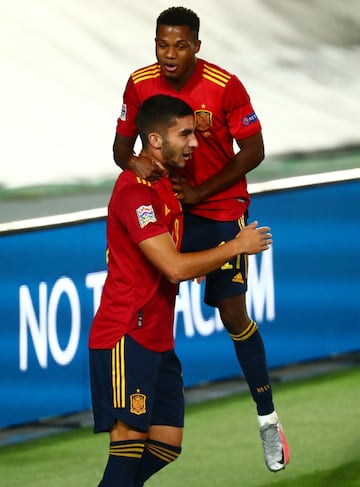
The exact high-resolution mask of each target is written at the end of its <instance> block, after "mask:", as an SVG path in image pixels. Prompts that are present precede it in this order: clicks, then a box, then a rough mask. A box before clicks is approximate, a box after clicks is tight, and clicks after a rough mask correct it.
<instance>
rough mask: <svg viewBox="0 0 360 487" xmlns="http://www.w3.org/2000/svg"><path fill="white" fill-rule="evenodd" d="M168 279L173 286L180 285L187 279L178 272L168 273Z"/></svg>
mask: <svg viewBox="0 0 360 487" xmlns="http://www.w3.org/2000/svg"><path fill="white" fill-rule="evenodd" d="M165 277H166V279H167V280H168V281H170V282H171V284H179V283H180V282H181V281H184V280H185V279H184V278H183V277H182V276H181V274H179V273H177V272H168V273H166V275H165Z"/></svg>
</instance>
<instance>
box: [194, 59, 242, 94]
mask: <svg viewBox="0 0 360 487" xmlns="http://www.w3.org/2000/svg"><path fill="white" fill-rule="evenodd" d="M198 62H199V63H201V65H202V76H203V78H204V79H206V80H207V81H209V82H210V83H214V84H216V85H218V86H221V87H223V88H225V86H226V85H227V84H228V83H229V82H230V81H231V80H232V79H234V78H236V76H235V75H234V74H233V73H231V72H230V71H228V70H227V69H225V68H223V67H221V66H219V65H217V64H214V63H211V62H209V61H205V60H204V59H198Z"/></svg>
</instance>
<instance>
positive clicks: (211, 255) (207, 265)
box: [139, 222, 272, 283]
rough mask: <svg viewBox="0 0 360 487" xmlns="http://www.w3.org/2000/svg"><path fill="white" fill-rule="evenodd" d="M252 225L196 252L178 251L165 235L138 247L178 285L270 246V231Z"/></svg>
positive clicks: (146, 241)
mask: <svg viewBox="0 0 360 487" xmlns="http://www.w3.org/2000/svg"><path fill="white" fill-rule="evenodd" d="M256 225H257V222H254V223H251V224H250V225H248V226H246V227H245V228H243V229H242V230H241V232H239V233H238V234H237V235H236V237H235V238H234V239H233V240H230V241H229V242H226V243H225V244H223V245H219V246H218V247H214V248H212V249H208V250H202V251H200V252H189V253H184V254H182V253H180V252H178V251H177V250H176V247H175V245H174V242H173V240H172V238H171V236H170V234H169V233H163V234H161V235H158V236H156V237H152V238H149V239H146V240H143V241H142V242H140V244H139V248H140V250H141V251H142V252H143V253H144V254H145V256H146V257H147V258H148V259H149V260H150V262H151V263H152V264H153V265H154V266H155V267H156V268H157V269H158V270H159V271H160V272H161V273H162V274H164V275H165V277H166V278H167V279H168V280H169V281H170V282H172V283H178V282H180V281H186V280H188V279H192V278H194V277H198V276H201V275H204V274H207V273H209V272H211V271H214V270H215V269H217V268H219V267H220V266H221V265H223V264H224V263H225V262H226V261H228V260H229V259H231V258H232V257H235V256H236V255H238V254H256V253H259V252H261V251H263V250H267V249H268V248H269V246H270V245H271V243H272V239H271V234H270V233H269V231H270V229H269V227H261V228H257V227H256Z"/></svg>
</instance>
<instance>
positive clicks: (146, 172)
mask: <svg viewBox="0 0 360 487" xmlns="http://www.w3.org/2000/svg"><path fill="white" fill-rule="evenodd" d="M128 168H129V169H130V170H131V171H133V172H134V173H135V174H136V175H137V176H139V178H142V179H146V180H148V181H150V182H155V181H157V180H158V179H160V178H161V177H162V176H163V175H164V174H165V172H166V171H165V168H164V166H163V165H162V164H161V162H159V161H157V160H156V159H151V158H150V157H147V156H144V155H140V156H135V155H133V156H131V159H130V161H129V162H128Z"/></svg>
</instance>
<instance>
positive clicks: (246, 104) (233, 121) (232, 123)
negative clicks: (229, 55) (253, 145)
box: [224, 76, 261, 140]
mask: <svg viewBox="0 0 360 487" xmlns="http://www.w3.org/2000/svg"><path fill="white" fill-rule="evenodd" d="M224 112H225V114H226V119H227V123H228V126H229V130H230V133H231V135H232V137H233V138H234V139H238V140H240V139H244V138H246V137H250V136H251V135H254V134H256V133H258V132H260V131H261V123H260V120H259V119H258V117H257V115H256V113H255V110H254V108H253V106H252V104H251V101H250V96H249V94H248V92H247V91H246V88H245V87H244V85H243V84H242V83H241V81H240V80H239V79H238V78H237V77H236V76H233V77H232V78H231V80H230V81H229V83H228V84H227V86H226V89H225V93H224Z"/></svg>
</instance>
